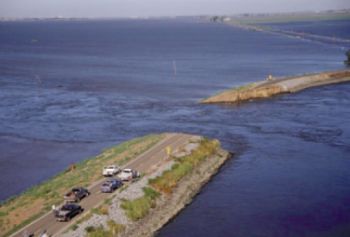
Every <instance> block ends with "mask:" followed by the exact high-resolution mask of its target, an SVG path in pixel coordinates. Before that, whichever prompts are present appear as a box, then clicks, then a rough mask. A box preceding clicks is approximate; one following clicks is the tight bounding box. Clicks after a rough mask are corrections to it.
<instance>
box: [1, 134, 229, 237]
mask: <svg viewBox="0 0 350 237" xmlns="http://www.w3.org/2000/svg"><path fill="white" fill-rule="evenodd" d="M169 147H171V148H169ZM168 148H169V149H170V150H171V152H168ZM130 154H133V155H132V156H133V157H129V155H130ZM231 156H232V154H231V153H230V152H228V151H225V150H223V149H222V148H221V145H220V142H219V141H218V140H215V139H214V140H209V139H207V138H204V137H201V136H197V135H192V134H183V133H167V134H153V135H149V136H146V137H141V138H136V139H134V140H131V141H127V142H125V143H123V144H121V145H119V146H116V147H112V148H110V149H107V150H105V151H104V152H103V153H102V154H100V155H98V156H97V157H95V158H93V159H88V160H86V161H84V162H82V163H80V164H77V165H76V167H75V168H74V169H73V170H69V171H66V172H64V173H62V174H60V175H58V176H57V177H55V178H53V179H51V180H48V181H46V182H44V183H43V184H42V185H39V186H35V187H33V188H31V190H30V192H25V193H23V194H21V195H20V196H18V197H16V198H15V199H13V200H9V201H8V202H7V203H4V204H3V206H0V207H1V209H2V210H1V211H6V210H7V212H3V213H4V214H6V215H2V216H0V218H1V219H2V223H7V222H4V221H7V220H8V221H11V220H12V221H14V220H15V219H13V218H12V216H17V217H20V216H18V214H16V213H20V211H23V208H25V209H26V210H32V209H33V208H36V209H37V211H36V214H35V213H32V212H30V211H29V213H30V214H32V216H27V217H25V216H23V217H21V218H22V219H19V220H21V221H22V223H20V224H15V225H12V228H11V226H10V225H8V226H4V225H3V226H1V227H2V231H1V232H2V233H1V235H3V234H4V236H13V237H17V236H18V237H19V236H23V234H25V233H27V234H29V233H33V234H35V236H36V235H38V234H40V233H42V231H43V230H46V231H47V232H48V234H50V236H61V237H62V236H63V237H65V236H66V237H80V236H87V237H88V236H94V235H96V234H97V235H98V234H102V235H108V234H112V235H113V236H131V235H132V236H135V233H137V236H153V235H154V234H155V233H156V231H158V230H159V229H160V228H162V227H163V226H164V225H165V224H166V223H168V222H169V221H170V220H172V219H173V218H175V217H176V216H177V215H178V213H179V212H180V211H181V210H182V209H183V208H185V207H186V205H187V204H189V203H190V202H191V201H192V199H193V197H194V196H196V195H197V194H198V193H199V192H200V190H201V188H202V187H203V186H204V185H205V184H206V183H207V182H209V181H210V179H211V178H212V177H213V176H214V175H215V174H216V173H218V172H219V170H220V167H221V166H222V165H223V164H224V163H225V162H226V161H227V160H228V159H229V158H231ZM111 161H114V162H116V161H119V162H121V163H120V164H124V165H122V166H121V168H123V167H124V168H125V167H128V168H132V169H135V170H139V171H141V172H142V176H141V178H139V179H137V180H134V181H129V182H126V183H125V184H124V186H123V187H122V188H120V189H118V190H116V191H115V192H112V193H111V194H102V193H101V192H100V191H99V190H100V188H99V187H100V185H101V184H102V182H104V179H101V178H98V177H100V175H101V174H99V173H100V170H101V167H103V165H106V164H105V163H106V162H107V163H110V162H111ZM118 164H119V163H118ZM96 168H97V169H96ZM86 170H91V171H92V170H94V172H95V174H94V177H95V178H92V179H91V180H90V182H88V183H90V185H89V191H90V195H89V197H88V198H86V199H85V198H84V199H83V200H82V201H81V202H79V205H81V206H82V207H83V208H84V209H85V211H84V212H83V213H82V214H81V215H78V216H77V217H75V218H74V219H73V220H71V221H69V222H57V221H56V220H55V218H54V216H53V214H52V212H51V211H50V210H49V209H50V205H51V204H52V203H54V204H55V205H61V204H62V203H61V204H60V203H59V200H61V201H60V202H62V194H63V193H64V191H65V190H67V189H69V187H70V188H72V187H74V186H80V185H81V184H83V183H82V181H84V183H85V184H87V182H86V177H84V173H85V172H86ZM96 172H97V173H96ZM72 175H74V177H75V176H77V177H80V178H82V180H81V179H79V180H75V179H72V177H71V176H72ZM63 181H64V182H66V183H68V184H67V185H68V186H64V187H63V186H62V185H61V184H62V182H63ZM55 187H56V188H55ZM57 187H58V188H60V190H61V191H59V194H58V196H57V195H56V196H55V197H54V198H51V199H50V198H49V196H48V194H47V192H46V190H54V191H55V192H56V191H57ZM42 189H44V191H45V192H42V191H41V190H42ZM33 193H34V194H35V196H33V195H32V194H33ZM30 195H32V196H30ZM43 199H47V200H46V202H47V203H46V204H45V205H44V204H41V206H38V201H40V202H42V200H43ZM27 200H30V201H27ZM62 205H63V204H62ZM33 210H34V209H33ZM26 213H27V214H29V213H28V211H26ZM11 218H12V219H11ZM28 218H29V219H28ZM19 220H16V221H19ZM10 223H14V222H9V224H10ZM17 223H18V222H17ZM4 228H7V231H5V229H4Z"/></svg>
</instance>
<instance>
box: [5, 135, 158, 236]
mask: <svg viewBox="0 0 350 237" xmlns="http://www.w3.org/2000/svg"><path fill="white" fill-rule="evenodd" d="M163 137H164V135H148V136H145V137H141V138H136V139H133V140H130V141H127V142H124V143H122V144H120V145H118V146H115V147H111V148H109V149H106V150H104V151H103V153H101V154H100V155H98V156H96V157H92V158H89V159H87V160H84V161H82V162H79V163H77V164H74V170H70V169H67V170H66V171H64V172H62V173H60V174H58V175H56V176H55V177H53V178H51V179H50V180H48V181H46V182H43V183H42V184H40V185H37V186H34V187H32V188H30V189H28V190H27V191H25V192H24V193H22V194H21V195H19V196H16V197H11V198H9V199H8V200H6V201H5V202H3V203H1V204H0V236H7V235H9V233H13V232H14V231H16V230H18V229H19V228H20V227H23V226H24V225H26V224H28V223H30V222H32V221H33V220H35V219H36V218H38V216H41V215H43V214H44V213H46V212H47V211H49V210H50V208H51V206H52V205H53V204H55V205H58V204H60V203H61V202H62V201H63V195H64V193H65V192H67V191H68V190H69V189H71V188H73V187H75V186H85V187H87V186H89V185H90V184H92V183H94V182H95V181H97V180H99V179H101V178H102V176H101V171H102V168H103V167H104V166H105V165H107V164H117V165H120V166H121V165H123V164H125V163H126V162H127V161H129V160H130V159H133V158H135V157H136V156H138V155H139V154H141V153H143V152H145V151H146V150H148V149H149V148H150V147H152V146H153V145H155V144H156V143H157V142H158V141H160V140H161V139H162V138H163ZM33 205H36V206H35V208H34V210H35V211H32V212H31V214H32V215H31V216H29V217H28V218H26V219H24V220H22V222H21V223H20V224H18V225H14V224H12V223H11V220H14V217H15V216H16V215H18V213H20V212H23V211H24V210H27V209H32V210H33V208H32V207H33ZM11 214H12V215H11ZM10 215H11V216H12V217H11V218H12V219H9V218H8V217H9V216H10ZM9 231H10V232H9Z"/></svg>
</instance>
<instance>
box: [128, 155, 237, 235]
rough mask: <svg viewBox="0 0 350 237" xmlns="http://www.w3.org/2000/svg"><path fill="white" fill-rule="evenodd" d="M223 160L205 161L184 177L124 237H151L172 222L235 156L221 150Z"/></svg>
mask: <svg viewBox="0 0 350 237" xmlns="http://www.w3.org/2000/svg"><path fill="white" fill-rule="evenodd" d="M217 155H219V156H221V159H218V160H215V159H212V160H210V161H204V162H203V163H202V164H201V165H200V166H199V167H197V168H196V169H195V170H193V172H192V173H191V174H189V175H188V176H186V177H184V179H183V180H182V181H181V182H180V183H179V185H178V187H177V188H176V189H175V190H174V192H173V193H172V194H170V195H169V196H166V197H164V198H162V199H161V200H159V201H158V202H157V207H156V208H155V209H154V210H152V211H151V212H150V213H149V215H148V216H147V217H146V218H144V219H143V220H141V221H140V222H139V223H137V224H136V225H134V226H133V227H132V228H131V229H130V230H129V231H128V232H126V233H124V234H122V235H121V236H122V237H127V236H140V237H151V236H155V234H156V233H157V232H158V231H159V230H160V229H161V228H163V227H164V226H165V225H167V224H168V223H169V222H171V221H172V220H173V219H174V218H176V216H178V215H179V214H180V212H181V211H182V210H183V209H184V208H186V206H187V205H189V204H190V203H191V202H192V201H193V199H194V198H195V197H196V196H197V195H198V194H199V193H200V191H201V189H202V188H203V187H204V186H205V185H206V184H207V183H208V182H209V181H210V180H211V179H212V178H213V177H214V176H215V175H216V174H217V173H218V172H219V171H220V168H221V167H222V166H223V165H224V164H225V163H226V161H227V160H228V159H230V158H231V157H232V156H233V154H231V153H229V152H227V151H224V150H223V149H220V151H219V153H218V154H215V155H214V156H217Z"/></svg>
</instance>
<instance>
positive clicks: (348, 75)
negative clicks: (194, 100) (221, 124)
mask: <svg viewBox="0 0 350 237" xmlns="http://www.w3.org/2000/svg"><path fill="white" fill-rule="evenodd" d="M349 81H350V70H340V71H331V72H322V73H316V74H307V75H302V76H295V77H285V78H274V77H272V76H269V77H267V78H266V79H265V80H263V81H258V82H255V83H251V84H248V85H245V86H241V87H237V88H233V89H230V90H227V91H224V92H222V93H219V94H217V95H214V96H212V97H209V98H207V99H204V100H202V101H201V103H203V104H212V103H240V102H245V101H250V100H256V99H264V98H269V97H272V96H275V95H279V94H283V93H295V92H298V91H301V90H304V89H307V88H311V87H317V86H324V85H329V84H336V83H344V82H349Z"/></svg>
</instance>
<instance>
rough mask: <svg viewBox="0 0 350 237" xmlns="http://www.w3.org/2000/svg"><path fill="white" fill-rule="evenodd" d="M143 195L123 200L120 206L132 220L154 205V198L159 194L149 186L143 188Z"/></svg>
mask: <svg viewBox="0 0 350 237" xmlns="http://www.w3.org/2000/svg"><path fill="white" fill-rule="evenodd" d="M143 192H144V195H143V196H142V197H140V198H137V199H135V200H123V202H122V204H121V207H122V208H123V209H124V210H125V212H126V215H127V217H128V218H130V219H131V220H133V221H137V220H140V219H142V218H143V217H145V216H146V215H147V214H148V213H149V210H150V209H151V208H154V207H155V205H156V198H157V197H158V196H159V195H160V194H159V193H158V192H156V191H154V190H153V189H151V188H149V187H145V188H144V189H143Z"/></svg>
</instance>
